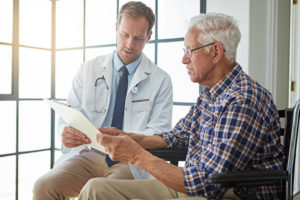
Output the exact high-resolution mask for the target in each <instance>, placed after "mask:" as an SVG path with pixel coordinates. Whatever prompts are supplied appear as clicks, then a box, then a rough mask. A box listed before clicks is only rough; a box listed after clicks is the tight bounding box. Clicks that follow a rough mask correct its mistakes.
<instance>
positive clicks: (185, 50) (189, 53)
mask: <svg viewBox="0 0 300 200" xmlns="http://www.w3.org/2000/svg"><path fill="white" fill-rule="evenodd" d="M183 52H184V54H185V55H186V56H187V57H189V58H190V57H191V54H192V52H191V51H190V50H189V49H185V48H183Z"/></svg>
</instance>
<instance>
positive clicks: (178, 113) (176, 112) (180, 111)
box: [172, 105, 191, 127]
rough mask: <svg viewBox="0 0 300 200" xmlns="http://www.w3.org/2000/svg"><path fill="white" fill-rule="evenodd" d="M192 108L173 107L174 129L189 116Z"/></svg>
mask: <svg viewBox="0 0 300 200" xmlns="http://www.w3.org/2000/svg"><path fill="white" fill-rule="evenodd" d="M190 108H191V106H177V105H173V116H172V127H174V126H175V125H176V123H177V122H178V121H179V120H180V119H181V118H184V117H185V116H186V115H187V114H188V112H189V110H190Z"/></svg>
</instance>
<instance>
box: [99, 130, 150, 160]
mask: <svg viewBox="0 0 300 200" xmlns="http://www.w3.org/2000/svg"><path fill="white" fill-rule="evenodd" d="M106 133H107V132H106ZM97 142H98V143H99V144H101V145H102V146H103V147H104V148H105V151H106V152H107V153H108V154H109V155H110V157H111V159H112V160H114V161H121V162H128V163H131V164H134V163H135V162H136V161H137V160H138V157H140V155H141V154H142V152H143V151H145V150H144V149H143V148H142V147H141V146H140V145H139V144H137V143H136V142H135V141H134V140H133V139H131V138H130V137H129V136H128V135H125V134H120V135H117V136H112V135H107V134H98V135H97Z"/></svg>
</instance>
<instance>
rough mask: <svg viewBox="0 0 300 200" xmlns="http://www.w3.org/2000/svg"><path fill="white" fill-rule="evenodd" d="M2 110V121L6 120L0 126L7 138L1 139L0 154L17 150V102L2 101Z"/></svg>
mask: <svg viewBox="0 0 300 200" xmlns="http://www.w3.org/2000/svg"><path fill="white" fill-rule="evenodd" d="M0 110H1V112H0V122H5V123H1V127H0V130H1V131H0V132H1V133H2V134H3V135H4V133H5V139H4V138H3V139H2V140H0V154H6V153H13V152H16V102H15V101H0ZM0 166H1V165H0ZM0 171H1V170H0ZM0 188H1V186H0Z"/></svg>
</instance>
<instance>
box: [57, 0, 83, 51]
mask: <svg viewBox="0 0 300 200" xmlns="http://www.w3.org/2000/svg"><path fill="white" fill-rule="evenodd" d="M82 45H83V0H63V1H56V47H57V48H66V47H81V46H82Z"/></svg>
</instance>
